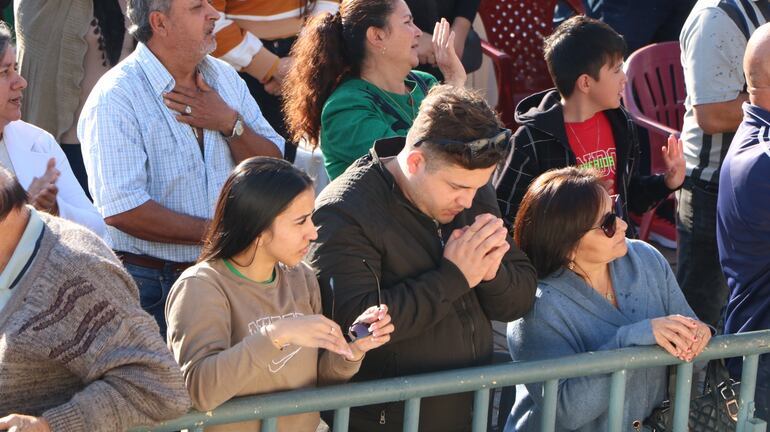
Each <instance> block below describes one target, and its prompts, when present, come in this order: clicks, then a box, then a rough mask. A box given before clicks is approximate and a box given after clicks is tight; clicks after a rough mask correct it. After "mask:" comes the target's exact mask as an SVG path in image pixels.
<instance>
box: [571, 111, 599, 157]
mask: <svg viewBox="0 0 770 432" xmlns="http://www.w3.org/2000/svg"><path fill="white" fill-rule="evenodd" d="M565 123H566V122H565ZM566 124H567V127H568V128H569V130H570V131H572V135H573V136H574V137H575V139H576V140H577V142H578V145H579V146H580V149H581V150H583V156H586V155H588V154H589V153H588V151H587V150H586V148H585V147H584V146H583V143H582V142H581V141H580V137H579V136H578V134H577V132H575V129H574V128H573V127H572V125H571V124H569V123H566ZM600 138H601V128H600V127H599V119H598V118H597V119H596V147H595V148H594V152H596V150H598V149H599V142H600Z"/></svg>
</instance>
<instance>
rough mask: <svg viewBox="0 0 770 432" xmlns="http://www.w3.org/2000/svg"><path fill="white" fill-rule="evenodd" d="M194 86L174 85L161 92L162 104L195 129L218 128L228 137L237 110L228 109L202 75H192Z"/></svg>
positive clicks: (178, 119)
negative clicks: (169, 89)
mask: <svg viewBox="0 0 770 432" xmlns="http://www.w3.org/2000/svg"><path fill="white" fill-rule="evenodd" d="M195 82H196V88H189V87H184V86H182V85H179V84H177V85H176V87H174V89H173V90H171V91H170V92H168V93H165V94H164V95H163V101H164V102H165V104H166V106H167V107H169V108H171V109H172V110H174V111H176V112H177V113H178V115H177V116H176V119H177V121H179V122H181V123H185V124H188V125H190V126H192V127H195V128H201V129H208V130H214V131H219V132H220V133H222V134H223V135H226V136H229V135H230V134H231V133H232V130H233V125H235V119H236V117H237V115H238V113H237V112H236V111H235V110H234V109H232V108H230V106H229V105H227V103H225V101H224V100H223V99H222V97H221V96H219V93H217V92H216V90H214V89H213V88H211V87H209V85H208V83H206V80H205V79H203V74H201V73H200V72H198V73H197V74H196V76H195Z"/></svg>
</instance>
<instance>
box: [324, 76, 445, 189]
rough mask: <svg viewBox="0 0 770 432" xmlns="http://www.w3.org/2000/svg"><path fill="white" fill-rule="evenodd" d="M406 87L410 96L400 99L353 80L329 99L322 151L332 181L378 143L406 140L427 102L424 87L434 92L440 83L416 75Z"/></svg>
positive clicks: (325, 112) (325, 111) (365, 83)
mask: <svg viewBox="0 0 770 432" xmlns="http://www.w3.org/2000/svg"><path fill="white" fill-rule="evenodd" d="M414 78H416V79H419V80H420V81H421V82H422V85H419V84H418V82H417V81H416V79H414ZM404 83H406V86H407V88H408V89H410V92H409V94H405V95H400V94H397V93H391V92H387V91H385V90H381V89H380V88H379V87H377V86H375V85H373V84H370V83H369V82H367V81H365V80H362V79H360V78H351V79H348V80H346V81H344V82H343V83H342V84H340V85H339V87H337V89H336V90H334V92H333V93H332V95H331V96H329V99H328V100H327V101H326V103H325V104H324V108H323V111H322V113H321V150H322V151H323V155H324V160H325V164H326V172H327V173H329V178H331V179H332V180H333V179H334V178H336V177H337V176H339V175H340V174H342V173H343V172H344V171H345V169H347V167H348V166H350V164H352V163H353V161H355V160H356V159H358V158H360V157H361V156H363V155H365V154H366V153H367V152H368V151H369V149H370V148H371V147H372V144H373V143H374V141H376V140H378V139H380V138H390V137H394V136H406V133H407V132H408V131H409V128H410V127H411V126H412V122H414V118H415V117H417V111H418V110H419V106H420V103H421V102H422V100H423V99H425V94H426V91H424V90H423V87H424V88H425V89H430V88H431V87H433V86H434V85H436V84H438V81H436V78H434V77H433V76H432V75H431V74H428V73H425V72H420V71H412V73H411V74H410V76H408V77H407V79H405V80H404Z"/></svg>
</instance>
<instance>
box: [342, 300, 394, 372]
mask: <svg viewBox="0 0 770 432" xmlns="http://www.w3.org/2000/svg"><path fill="white" fill-rule="evenodd" d="M390 321H391V318H390V314H389V313H388V306H386V305H384V304H383V305H380V306H372V307H370V308H369V309H367V310H365V311H364V313H362V314H361V315H359V316H358V318H356V321H355V322H357V323H366V324H370V325H369V332H371V334H370V335H369V336H366V337H364V338H361V339H356V340H355V341H353V342H351V343H350V350H351V351H353V356H354V358H353V360H354V361H358V360H361V357H363V355H364V354H365V353H366V352H367V351H369V350H373V349H375V348H379V347H381V346H383V345H385V344H386V343H388V342H389V341H390V334H391V333H393V330H395V327H394V326H393V323H392V322H390Z"/></svg>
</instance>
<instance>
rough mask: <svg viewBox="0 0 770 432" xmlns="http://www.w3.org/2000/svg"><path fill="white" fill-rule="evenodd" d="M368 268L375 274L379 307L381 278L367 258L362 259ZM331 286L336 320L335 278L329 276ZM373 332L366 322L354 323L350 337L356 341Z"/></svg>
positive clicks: (378, 304) (380, 301)
mask: <svg viewBox="0 0 770 432" xmlns="http://www.w3.org/2000/svg"><path fill="white" fill-rule="evenodd" d="M361 261H362V262H363V263H364V265H365V266H366V268H367V269H368V270H369V272H370V273H371V274H372V276H374V281H375V282H376V283H377V306H378V307H379V306H380V305H381V304H382V292H381V291H380V278H378V277H377V273H375V271H374V269H373V268H372V266H371V265H370V264H369V263H368V262H366V260H365V259H362V260H361ZM329 288H331V290H332V321H334V303H335V295H334V278H329ZM370 334H372V332H370V331H369V324H366V323H353V325H351V326H350V328H349V329H348V337H349V338H350V341H351V342H354V341H356V340H358V339H362V338H365V337H367V336H369V335H370Z"/></svg>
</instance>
